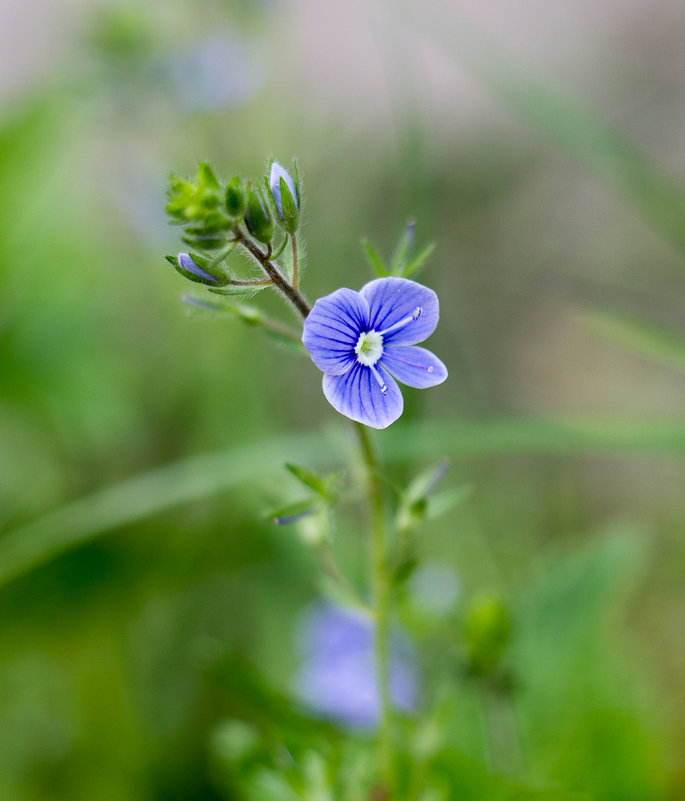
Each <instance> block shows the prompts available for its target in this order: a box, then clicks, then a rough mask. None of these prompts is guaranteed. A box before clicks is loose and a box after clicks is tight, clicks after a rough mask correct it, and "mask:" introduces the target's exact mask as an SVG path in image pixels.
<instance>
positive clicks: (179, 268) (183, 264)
mask: <svg viewBox="0 0 685 801" xmlns="http://www.w3.org/2000/svg"><path fill="white" fill-rule="evenodd" d="M166 258H167V261H168V262H169V263H170V264H171V265H172V267H174V268H175V270H176V272H177V273H179V274H180V275H182V276H183V277H184V278H187V279H188V280H190V281H194V282H195V283H196V284H205V285H212V286H223V285H224V284H225V283H226V280H222V279H220V278H217V277H216V276H215V275H212V274H211V273H209V272H207V270H205V269H203V268H204V267H205V266H207V264H209V259H203V258H202V257H201V256H196V255H192V256H191V255H190V254H189V253H179V254H178V256H176V257H174V256H167V257H166ZM198 262H200V264H198Z"/></svg>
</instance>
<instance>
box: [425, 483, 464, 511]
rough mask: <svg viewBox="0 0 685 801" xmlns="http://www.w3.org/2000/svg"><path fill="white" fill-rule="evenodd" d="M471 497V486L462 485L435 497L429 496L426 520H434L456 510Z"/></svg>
mask: <svg viewBox="0 0 685 801" xmlns="http://www.w3.org/2000/svg"><path fill="white" fill-rule="evenodd" d="M471 495H473V485H472V484H462V485H461V486H460V487H457V488H456V489H452V490H446V491H445V492H439V493H437V494H436V495H431V496H430V498H428V508H427V509H426V518H427V519H428V520H435V519H436V518H438V517H440V516H441V515H444V514H445V513H446V512H449V511H451V510H452V509H456V508H457V507H458V506H461V505H462V503H465V502H466V501H467V500H468V499H469V498H470V497H471Z"/></svg>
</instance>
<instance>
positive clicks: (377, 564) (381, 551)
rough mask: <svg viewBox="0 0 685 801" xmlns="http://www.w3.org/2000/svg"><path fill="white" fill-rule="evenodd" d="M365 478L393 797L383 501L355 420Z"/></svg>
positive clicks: (367, 443)
mask: <svg viewBox="0 0 685 801" xmlns="http://www.w3.org/2000/svg"><path fill="white" fill-rule="evenodd" d="M356 427H357V431H358V433H359V442H360V445H361V452H362V457H363V460H364V466H365V468H366V480H367V482H368V493H369V510H370V513H371V582H372V587H373V608H374V613H375V617H376V638H375V655H376V680H377V684H378V694H379V699H380V727H379V749H380V763H381V770H382V778H383V782H384V784H385V789H386V791H387V798H388V799H394V798H395V754H394V745H393V740H394V737H393V722H392V710H391V705H390V602H391V586H390V573H389V565H388V542H387V538H388V535H387V531H386V518H385V502H384V497H383V486H382V481H381V476H380V472H379V467H378V461H377V458H376V454H375V452H374V449H373V445H372V442H371V437H370V434H369V429H368V428H367V427H366V426H365V425H362V424H361V423H357V424H356Z"/></svg>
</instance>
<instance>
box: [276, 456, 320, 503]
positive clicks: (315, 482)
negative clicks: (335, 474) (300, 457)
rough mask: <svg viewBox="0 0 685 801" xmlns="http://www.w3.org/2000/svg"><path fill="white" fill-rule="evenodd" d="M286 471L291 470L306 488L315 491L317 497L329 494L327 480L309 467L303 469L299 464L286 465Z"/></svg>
mask: <svg viewBox="0 0 685 801" xmlns="http://www.w3.org/2000/svg"><path fill="white" fill-rule="evenodd" d="M285 467H286V470H289V471H290V472H291V473H292V474H293V475H294V476H295V478H296V479H297V480H298V481H301V482H302V483H303V484H304V485H305V487H308V488H309V489H310V490H314V492H316V494H317V495H321V497H324V498H325V497H326V495H327V494H328V485H327V483H326V481H325V479H323V478H321V476H319V475H317V474H316V473H315V472H314V471H313V470H310V469H309V468H307V467H301V466H300V465H297V464H291V463H286V465H285Z"/></svg>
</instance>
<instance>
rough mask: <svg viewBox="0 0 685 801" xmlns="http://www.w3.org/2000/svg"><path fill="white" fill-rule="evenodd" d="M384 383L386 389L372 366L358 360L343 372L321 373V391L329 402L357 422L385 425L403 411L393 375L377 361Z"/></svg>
mask: <svg viewBox="0 0 685 801" xmlns="http://www.w3.org/2000/svg"><path fill="white" fill-rule="evenodd" d="M375 369H377V370H378V371H379V372H380V374H381V377H382V379H383V381H384V383H385V385H386V387H387V391H386V392H385V393H383V392H381V387H380V385H379V383H378V381H377V380H376V378H375V377H374V375H373V372H372V368H371V367H367V366H366V365H364V364H359V363H358V362H357V363H356V364H355V365H354V366H353V367H352V369H350V370H348V371H347V372H346V373H345V374H344V375H330V374H328V375H324V377H323V394H324V395H325V396H326V400H328V402H329V403H330V404H331V406H332V407H333V408H334V409H336V411H338V412H340V414H344V415H345V417H349V418H350V420H356V421H357V422H358V423H364V425H367V426H371V428H387V427H388V426H389V425H390V423H394V422H395V420H397V418H398V417H399V416H400V415H401V414H402V409H403V408H404V401H403V400H402V393H401V392H400V388H399V387H398V386H397V382H396V381H395V379H394V378H393V377H392V376H391V375H389V374H388V373H387V372H386V371H385V370H383V368H382V367H381V366H380V364H378V365H377V366H376V368H375Z"/></svg>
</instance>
